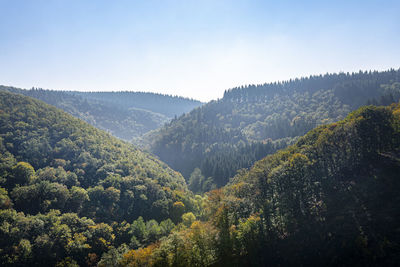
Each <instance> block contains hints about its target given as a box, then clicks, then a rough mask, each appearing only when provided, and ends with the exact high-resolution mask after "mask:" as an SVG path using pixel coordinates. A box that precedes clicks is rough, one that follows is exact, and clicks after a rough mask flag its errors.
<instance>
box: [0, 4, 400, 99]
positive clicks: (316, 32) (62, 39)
mask: <svg viewBox="0 0 400 267" xmlns="http://www.w3.org/2000/svg"><path fill="white" fill-rule="evenodd" d="M0 12H1V15H0V84H3V85H13V86H16V87H23V88H31V87H32V86H34V87H42V88H47V89H57V90H82V91H93V90H96V91H111V90H132V91H151V92H160V93H167V94H173V95H182V96H187V97H192V98H196V99H200V100H203V101H208V100H211V99H217V98H220V97H222V94H223V91H224V90H225V89H229V88H231V87H235V86H239V85H244V84H253V83H264V82H271V81H277V80H285V79H290V78H295V77H300V76H308V75H310V74H320V73H326V72H339V71H346V72H347V71H350V72H351V71H358V70H360V69H363V70H369V69H374V70H384V69H388V68H392V67H393V68H399V67H400V1H384V0H380V1H378V0H376V1H355V0H353V1H352V0H347V1H333V0H331V1H324V0H320V1H285V0H279V1H278V0H276V1H255V0H254V1H252V0H248V1H233V0H232V1H224V0H221V1H219V0H213V1H208V0H203V1H201V0H198V1H191V0H186V1H168V0H164V1H161V0H159V1H155V0H154V1H153V0H143V1H118V0H115V1H111V0H110V1H100V0H92V1H89V0H80V1H74V0H68V1H67V0H65V1H62V0H59V1H51V0H47V1H41V0H31V1H23V0H0Z"/></svg>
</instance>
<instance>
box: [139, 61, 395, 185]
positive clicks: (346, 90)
mask: <svg viewBox="0 0 400 267" xmlns="http://www.w3.org/2000/svg"><path fill="white" fill-rule="evenodd" d="M399 99H400V70H394V69H391V70H388V71H384V72H376V71H375V72H371V71H369V72H362V71H360V72H358V73H351V74H350V73H339V74H326V75H319V76H310V77H308V78H301V79H294V80H289V81H285V82H277V83H269V84H262V85H249V86H244V87H239V88H233V89H231V90H228V91H226V92H225V94H224V97H223V98H222V99H220V100H217V101H211V102H210V103H208V104H205V105H203V106H201V107H198V108H196V109H194V110H193V111H191V112H190V113H187V114H184V115H182V116H181V117H179V118H177V119H174V120H172V121H171V122H170V123H168V124H166V125H165V126H164V127H162V128H161V129H159V130H156V131H152V132H150V133H148V134H147V135H145V138H144V139H143V140H142V141H144V144H143V143H142V144H141V145H143V146H145V147H146V148H147V149H149V150H150V151H151V152H153V153H154V154H155V155H157V156H159V158H160V159H161V160H162V161H164V162H166V163H167V164H168V165H169V166H171V167H172V168H173V169H175V170H177V171H180V172H181V173H182V174H183V176H184V177H185V178H186V180H187V181H188V182H189V186H190V188H191V189H192V190H193V191H196V192H205V191H208V190H210V189H212V188H215V187H221V186H223V185H225V184H226V183H227V182H228V181H229V178H231V177H233V176H234V175H235V174H236V172H237V171H238V170H239V169H241V168H249V167H250V166H251V165H252V164H253V163H254V162H255V161H256V160H259V159H261V158H263V157H264V156H266V155H268V154H271V153H273V152H275V151H277V150H278V149H281V148H284V147H286V146H287V145H289V144H292V143H294V142H295V141H296V140H297V138H298V137H300V136H302V135H304V134H305V133H306V132H308V131H309V130H311V129H313V128H315V127H316V126H318V125H323V124H328V123H332V122H336V121H339V120H342V119H343V118H345V117H346V116H347V114H349V112H351V111H352V110H355V109H357V108H358V107H360V106H361V105H366V104H375V105H388V104H390V103H393V102H398V101H399ZM139 145H140V144H139Z"/></svg>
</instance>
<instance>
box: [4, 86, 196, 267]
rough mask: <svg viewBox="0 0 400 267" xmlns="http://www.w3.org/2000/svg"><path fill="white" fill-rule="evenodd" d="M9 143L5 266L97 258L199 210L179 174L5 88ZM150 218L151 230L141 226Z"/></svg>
mask: <svg viewBox="0 0 400 267" xmlns="http://www.w3.org/2000/svg"><path fill="white" fill-rule="evenodd" d="M0 151H1V153H0V248H1V249H0V265H2V266H8V265H11V266H15V265H18V266H19V265H28V266H34V265H35V266H43V264H44V265H46V266H48V265H54V264H55V263H56V262H57V261H61V260H62V259H63V258H65V257H70V256H73V258H74V259H75V261H77V262H78V263H79V264H81V265H82V264H84V263H85V261H86V262H88V261H93V263H96V262H97V261H98V260H99V259H100V258H99V257H101V255H102V253H103V252H106V251H107V250H109V249H110V248H111V247H113V246H115V247H118V246H120V245H121V244H123V243H126V244H127V245H129V246H130V248H135V247H138V246H140V245H141V244H147V243H149V242H154V241H155V240H157V239H158V238H160V237H161V236H162V235H165V234H167V233H169V231H170V230H171V229H172V228H173V227H174V223H177V222H179V221H180V220H181V215H182V214H183V213H184V212H188V211H193V212H195V209H194V207H195V203H196V202H195V199H194V198H193V197H192V194H191V193H190V192H189V191H188V190H187V186H186V183H185V180H184V179H183V177H182V176H181V175H180V174H179V173H177V172H175V171H173V170H172V169H170V168H169V167H168V166H167V165H166V164H164V163H162V162H160V161H159V160H157V159H155V158H154V157H152V156H150V155H148V154H146V153H144V152H142V151H140V150H138V149H137V148H135V147H133V146H132V145H130V144H128V143H125V142H123V141H121V140H119V139H117V138H115V137H112V136H111V135H110V134H107V133H105V132H103V131H101V130H98V129H96V128H94V127H93V126H90V125H89V124H87V123H85V122H83V121H81V120H79V119H76V118H74V117H72V116H71V115H69V114H67V113H65V112H63V111H61V110H59V109H57V108H55V107H53V106H50V105H47V104H45V103H44V102H42V101H39V100H35V99H32V98H30V97H26V96H22V95H20V94H14V93H9V92H5V91H0ZM134 220H136V221H134ZM135 222H136V224H135ZM130 223H133V226H132V227H131V225H130ZM143 223H144V225H145V226H144V227H146V225H147V224H148V227H149V228H148V229H147V230H143V229H141V230H135V226H134V225H141V224H143ZM159 223H160V224H159ZM154 231H155V232H154ZM127 248H129V247H127ZM67 260H68V259H66V261H67ZM89 265H90V264H89Z"/></svg>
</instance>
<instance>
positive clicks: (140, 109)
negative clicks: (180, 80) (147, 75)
mask: <svg viewBox="0 0 400 267" xmlns="http://www.w3.org/2000/svg"><path fill="white" fill-rule="evenodd" d="M0 90H6V91H11V92H14V93H19V94H23V95H26V96H30V97H34V98H37V99H39V100H42V101H44V102H46V103H47V104H50V105H53V106H56V107H58V108H60V109H62V110H64V111H66V112H68V113H69V114H71V115H73V116H75V117H77V118H79V119H82V120H84V121H86V122H88V123H90V124H92V125H93V126H95V127H97V128H99V129H102V130H105V131H107V132H109V133H111V134H112V135H114V136H116V137H119V138H121V139H123V140H126V141H131V140H132V139H134V138H137V137H140V136H141V135H143V134H145V133H147V132H149V131H151V130H154V129H157V128H159V127H161V126H162V125H163V124H164V123H166V122H168V121H169V120H171V119H172V118H173V117H174V116H179V115H181V114H183V113H186V112H189V111H190V110H192V109H193V108H195V107H198V106H199V105H201V103H200V102H199V101H195V100H191V99H186V98H182V97H172V96H168V95H161V94H153V93H141V92H99V93H94V92H93V93H88V92H72V91H71V92H65V91H53V90H43V89H30V90H24V89H18V88H14V87H7V86H0Z"/></svg>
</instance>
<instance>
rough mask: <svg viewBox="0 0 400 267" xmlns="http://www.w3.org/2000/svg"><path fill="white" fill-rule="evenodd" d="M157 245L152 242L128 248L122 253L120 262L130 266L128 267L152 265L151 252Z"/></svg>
mask: <svg viewBox="0 0 400 267" xmlns="http://www.w3.org/2000/svg"><path fill="white" fill-rule="evenodd" d="M157 247H158V245H156V244H152V245H150V246H148V247H145V248H139V249H137V250H130V251H128V252H127V253H125V254H124V255H123V258H122V260H121V262H120V264H121V265H122V266H130V267H145V266H146V267H147V266H152V265H153V264H154V260H153V257H152V254H153V252H154V250H155V249H156V248H157Z"/></svg>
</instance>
